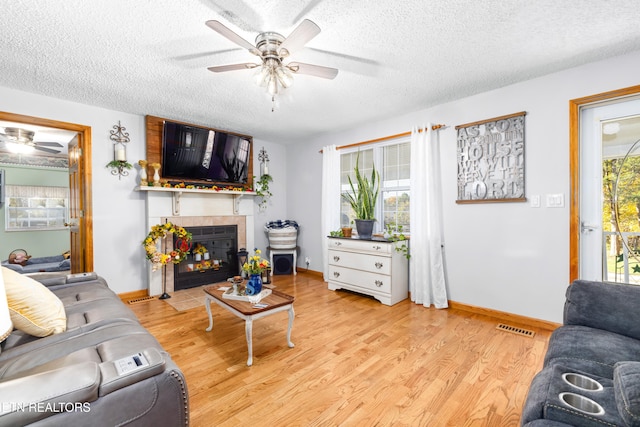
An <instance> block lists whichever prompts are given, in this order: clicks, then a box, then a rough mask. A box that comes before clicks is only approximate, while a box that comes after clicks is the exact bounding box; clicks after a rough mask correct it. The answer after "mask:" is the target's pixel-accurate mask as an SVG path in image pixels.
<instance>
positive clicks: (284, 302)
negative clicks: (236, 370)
mask: <svg viewBox="0 0 640 427" xmlns="http://www.w3.org/2000/svg"><path fill="white" fill-rule="evenodd" d="M219 288H220V286H219V285H212V286H205V287H204V292H205V300H204V303H205V304H204V305H205V307H206V308H207V314H208V315H209V327H208V328H207V329H206V331H207V332H209V331H211V330H212V329H213V316H212V315H211V302H212V301H213V302H215V303H216V304H218V305H219V306H220V307H222V308H224V309H226V310H228V311H230V312H231V313H233V314H235V315H236V316H238V317H239V318H241V319H244V321H245V324H244V330H245V333H246V335H247V347H248V349H249V358H248V359H247V366H251V365H252V364H253V342H252V341H253V338H252V336H253V321H254V320H256V319H260V318H262V317H265V316H269V315H270V314H275V313H279V312H281V311H288V312H289V327H288V329H287V344H288V345H289V347H290V348H293V347H294V345H293V343H292V342H291V328H292V327H293V317H294V315H295V313H294V311H293V301H294V297H292V296H291V295H287V294H285V293H283V292H278V291H276V290H272V291H271V295H269V296H267V297H266V298H263V299H262V300H261V301H260V303H262V304H268V306H267V307H264V308H254V304H252V303H250V302H248V301H238V300H232V299H225V298H223V297H222V293H223V292H224V291H222V290H220V289H219Z"/></svg>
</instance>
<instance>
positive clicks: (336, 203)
mask: <svg viewBox="0 0 640 427" xmlns="http://www.w3.org/2000/svg"><path fill="white" fill-rule="evenodd" d="M321 215H322V217H321V218H322V263H323V273H324V280H328V277H329V259H328V258H327V254H328V253H329V244H328V242H327V236H328V235H329V233H330V232H331V231H333V230H337V229H338V228H340V154H338V150H337V148H336V146H335V145H328V146H326V147H324V148H323V149H322V211H321Z"/></svg>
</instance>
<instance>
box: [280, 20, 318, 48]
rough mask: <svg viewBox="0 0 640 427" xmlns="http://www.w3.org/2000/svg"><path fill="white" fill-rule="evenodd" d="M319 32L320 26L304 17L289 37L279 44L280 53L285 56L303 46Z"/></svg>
mask: <svg viewBox="0 0 640 427" xmlns="http://www.w3.org/2000/svg"><path fill="white" fill-rule="evenodd" d="M318 34H320V27H318V26H317V25H316V24H315V23H314V22H313V21H310V20H308V19H305V20H304V21H302V22H301V23H300V25H298V26H297V27H296V29H295V30H293V32H292V33H291V34H289V37H287V38H286V39H284V41H283V42H282V44H280V54H281V55H282V56H287V55H289V54H291V53H293V52H295V51H296V50H298V49H300V48H301V47H303V46H304V45H305V44H307V42H309V40H311V39H312V38H314V37H315V36H317V35H318ZM283 49H284V50H285V52H283Z"/></svg>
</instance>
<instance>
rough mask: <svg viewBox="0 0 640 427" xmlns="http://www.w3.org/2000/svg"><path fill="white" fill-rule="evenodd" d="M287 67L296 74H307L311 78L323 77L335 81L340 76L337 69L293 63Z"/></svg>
mask: <svg viewBox="0 0 640 427" xmlns="http://www.w3.org/2000/svg"><path fill="white" fill-rule="evenodd" d="M286 67H287V68H288V69H290V70H291V71H292V72H294V73H296V74H307V75H309V76H315V77H321V78H323V79H335V78H336V76H337V75H338V69H337V68H329V67H323V66H321V65H312V64H304V63H302V62H291V63H290V64H288V65H287V66H286Z"/></svg>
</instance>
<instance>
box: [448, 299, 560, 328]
mask: <svg viewBox="0 0 640 427" xmlns="http://www.w3.org/2000/svg"><path fill="white" fill-rule="evenodd" d="M449 307H451V308H453V309H456V310H462V311H467V312H470V313H475V314H482V315H483V316H489V317H494V318H496V319H500V320H504V321H508V322H510V323H516V324H518V325H522V326H529V327H534V328H540V329H544V330H547V331H553V330H555V329H557V328H559V327H560V326H562V325H561V324H559V323H555V322H549V321H547V320H541V319H536V318H534V317H527V316H520V315H519V314H513V313H507V312H505V311H499V310H493V309H490V308H483V307H477V306H475V305H470V304H464V303H461V302H456V301H449Z"/></svg>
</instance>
